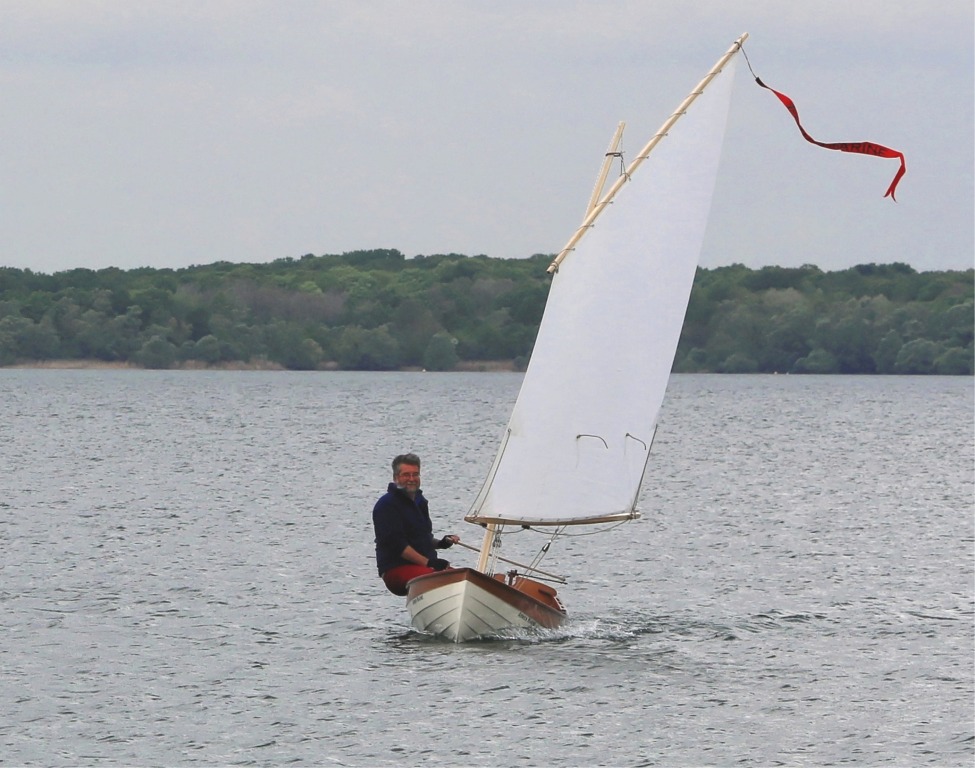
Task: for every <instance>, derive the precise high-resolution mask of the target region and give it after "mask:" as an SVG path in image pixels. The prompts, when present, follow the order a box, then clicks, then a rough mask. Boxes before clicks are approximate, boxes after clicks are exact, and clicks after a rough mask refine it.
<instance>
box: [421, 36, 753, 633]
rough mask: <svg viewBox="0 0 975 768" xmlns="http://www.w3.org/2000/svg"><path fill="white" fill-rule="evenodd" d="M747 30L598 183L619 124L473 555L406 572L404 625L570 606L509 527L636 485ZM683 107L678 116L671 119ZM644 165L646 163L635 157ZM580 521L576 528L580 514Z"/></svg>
mask: <svg viewBox="0 0 975 768" xmlns="http://www.w3.org/2000/svg"><path fill="white" fill-rule="evenodd" d="M747 37H748V36H747V34H745V35H742V36H741V37H740V38H739V39H738V40H736V41H735V42H734V44H733V45H732V46H731V47H730V48H729V49H728V50H727V51H726V52H725V54H724V55H723V56H722V57H721V58H720V59H719V60H718V62H717V63H716V64H715V66H714V67H713V68H712V69H711V70H710V71H709V72H708V74H707V75H706V76H705V77H704V79H703V80H701V82H700V83H699V84H698V85H697V86H696V87H695V88H694V90H693V91H691V93H690V94H689V95H688V96H687V98H686V99H685V100H684V101H683V102H682V103H681V105H680V106H679V107H678V108H677V110H676V111H675V112H674V113H673V114H672V115H671V117H670V118H669V119H668V120H667V121H666V122H665V123H664V125H663V126H662V127H661V128H660V130H659V131H658V132H657V133H656V134H654V136H653V137H652V138H651V139H650V140H649V142H648V143H647V144H646V146H645V147H644V148H643V149H642V150H641V151H640V153H639V155H638V156H637V157H636V158H635V159H634V160H633V161H632V162H631V163H630V164H629V166H627V167H626V169H625V171H624V172H623V173H621V174H620V176H619V177H618V179H617V180H616V181H615V183H613V184H612V185H611V186H610V187H609V189H608V190H606V191H605V193H604V191H603V190H604V187H605V182H606V178H607V176H608V171H609V168H610V163H611V162H613V160H614V158H616V157H620V154H619V153H618V152H617V149H618V145H619V141H620V135H621V132H622V125H621V126H619V127H618V128H617V131H616V133H615V134H614V137H613V141H612V142H611V144H610V150H609V151H608V152H607V153H606V157H605V159H604V162H603V165H602V167H601V169H600V173H599V175H598V177H597V182H596V186H595V188H594V191H593V195H592V197H591V198H590V202H589V207H588V209H587V211H586V214H585V217H584V219H583V222H582V225H581V226H580V227H579V228H578V230H576V232H575V233H574V234H573V235H572V237H571V238H570V239H569V241H568V243H567V244H566V246H565V247H564V248H563V249H562V251H560V252H559V254H558V255H557V256H556V257H555V259H554V261H553V262H552V264H551V265H550V266H549V272H550V273H552V282H551V286H550V289H549V295H548V299H547V302H546V305H545V311H544V314H543V317H542V321H541V324H540V326H539V330H538V336H537V338H536V341H535V346H534V349H533V351H532V355H531V359H530V361H529V364H528V367H527V369H526V371H525V376H524V380H523V382H522V386H521V389H520V391H519V393H518V397H517V400H516V402H515V405H514V408H513V410H512V413H511V417H510V420H509V421H508V424H507V427H506V429H505V431H504V434H503V436H502V438H501V441H500V446H499V448H498V451H497V454H496V456H495V459H494V462H493V464H492V466H491V468H490V471H489V472H488V475H487V478H486V480H485V482H484V485H483V487H482V488H481V490H480V492H479V493H478V494H477V496H476V498H475V499H474V502H473V504H472V505H471V508H470V510H469V512H468V513H467V515H466V516H465V518H464V519H465V520H466V521H467V522H469V523H474V524H476V525H479V526H483V527H484V531H485V533H484V541H483V543H482V545H481V547H480V551H479V558H478V562H477V566H476V567H474V568H456V569H449V570H445V571H438V572H434V573H430V574H426V575H424V576H420V577H417V578H415V579H413V580H412V581H410V582H409V584H408V585H407V590H408V592H407V607H408V609H409V612H410V616H411V620H412V624H413V626H414V627H415V628H416V629H417V630H419V631H421V632H424V633H430V634H434V635H438V636H440V637H443V638H445V639H447V640H451V641H454V642H463V641H467V640H471V639H475V638H479V637H490V636H497V635H504V634H505V633H507V632H509V631H511V630H521V629H524V628H545V629H552V628H557V627H559V626H560V625H561V624H562V623H563V622H564V621H565V620H566V617H567V613H566V610H565V608H564V606H563V604H562V602H561V599H560V598H559V596H558V593H557V591H556V589H555V588H554V587H553V586H552V585H551V584H552V582H563V581H564V579H563V578H562V577H560V576H557V575H555V574H550V573H547V572H546V571H542V570H541V569H540V568H539V567H538V566H539V563H540V560H541V557H542V556H544V554H545V553H546V552H547V551H548V549H549V545H550V544H551V543H552V542H551V540H550V541H548V542H547V543H546V545H545V546H543V547H542V549H541V551H540V552H539V554H538V555H537V556H536V557H535V559H534V560H532V561H531V562H530V563H527V564H519V563H516V562H515V561H512V560H511V559H510V558H507V557H505V556H503V555H502V554H501V548H500V543H501V541H502V540H503V539H504V537H505V534H506V533H507V532H512V531H514V532H518V531H523V530H525V529H531V530H535V531H549V532H550V533H551V539H552V540H557V539H558V537H559V536H560V535H563V534H564V533H565V531H566V529H567V528H568V527H569V526H615V525H619V524H620V523H622V522H624V521H629V520H633V519H635V518H638V517H639V516H640V512H639V510H638V509H637V502H638V497H639V494H640V489H641V486H642V484H643V480H644V475H645V473H646V469H647V464H648V461H649V456H650V449H651V446H652V444H653V438H654V434H655V431H656V424H657V418H658V414H659V411H660V407H661V404H662V402H663V399H664V395H665V393H666V389H667V382H668V379H669V377H670V369H671V367H672V365H673V360H674V355H675V352H676V350H677V343H678V340H679V338H680V332H681V327H682V325H683V322H684V315H685V313H686V310H687V303H688V300H689V297H690V291H691V285H692V283H693V280H694V275H695V272H696V269H697V263H698V258H699V254H700V250H701V245H702V242H703V239H704V231H705V227H706V224H707V218H708V213H709V209H710V205H711V197H712V195H713V192H714V185H715V179H716V176H717V171H718V161H719V158H720V153H721V144H722V141H723V137H724V131H725V125H726V123H727V115H728V109H729V102H730V95H731V88H732V83H733V80H734V64H735V60H736V54H737V53H738V52H739V51H740V50H741V47H742V44H743V43H744V41H745V39H746V38H747ZM678 121H679V125H678ZM638 171H639V173H638ZM573 530H576V529H573ZM508 566H513V567H511V568H508V569H507V570H505V568H507V567H508Z"/></svg>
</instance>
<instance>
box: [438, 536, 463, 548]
mask: <svg viewBox="0 0 975 768" xmlns="http://www.w3.org/2000/svg"><path fill="white" fill-rule="evenodd" d="M458 541H460V536H455V535H454V534H452V533H451V534H450V535H449V536H444V537H443V538H442V539H440V543H439V544H437V549H450V548H451V547H452V546H454V544H456V543H457V542H458Z"/></svg>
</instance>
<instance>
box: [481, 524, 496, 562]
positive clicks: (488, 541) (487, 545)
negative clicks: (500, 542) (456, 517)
mask: <svg viewBox="0 0 975 768" xmlns="http://www.w3.org/2000/svg"><path fill="white" fill-rule="evenodd" d="M496 528H497V526H495V524H494V523H489V524H488V526H487V528H485V529H484V541H483V542H482V543H481V554H480V557H478V558H477V570H479V571H480V572H481V573H487V567H488V559H489V558H490V556H491V549H492V548H493V547H494V537H495V530H496Z"/></svg>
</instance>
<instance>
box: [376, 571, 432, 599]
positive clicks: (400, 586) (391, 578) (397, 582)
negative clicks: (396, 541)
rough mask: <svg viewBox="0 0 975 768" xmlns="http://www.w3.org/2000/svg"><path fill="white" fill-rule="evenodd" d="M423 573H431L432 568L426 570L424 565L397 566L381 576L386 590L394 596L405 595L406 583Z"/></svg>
mask: <svg viewBox="0 0 975 768" xmlns="http://www.w3.org/2000/svg"><path fill="white" fill-rule="evenodd" d="M425 573H433V568H427V566H425V565H397V566H396V567H395V568H390V569H389V570H388V571H386V573H384V574H383V582H385V584H386V589H388V590H389V591H390V592H392V593H393V594H394V595H405V594H406V582H408V581H409V580H410V579H415V578H416V577H417V576H422V575H423V574H425Z"/></svg>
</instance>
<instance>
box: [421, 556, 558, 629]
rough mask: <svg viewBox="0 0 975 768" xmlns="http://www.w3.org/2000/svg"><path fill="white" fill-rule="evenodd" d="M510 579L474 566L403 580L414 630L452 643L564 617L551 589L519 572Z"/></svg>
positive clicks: (540, 625) (546, 626)
mask: <svg viewBox="0 0 975 768" xmlns="http://www.w3.org/2000/svg"><path fill="white" fill-rule="evenodd" d="M510 582H511V583H510V584H509V583H506V581H505V578H504V577H503V576H501V575H500V574H499V575H495V576H488V575H486V574H483V573H481V572H480V571H476V570H474V569H473V568H453V569H450V570H446V571H437V572H435V573H429V574H426V575H424V576H418V577H417V578H415V579H412V580H411V581H410V582H409V583H408V584H407V597H406V605H407V607H408V608H409V611H410V617H411V619H412V622H413V626H414V627H415V628H416V629H417V630H419V631H420V632H425V633H429V634H434V635H437V636H439V637H443V638H444V639H446V640H451V641H453V642H455V643H462V642H465V641H467V640H473V639H475V638H479V637H490V636H492V635H497V634H499V633H501V632H504V631H506V630H511V629H522V628H524V629H530V628H544V629H554V628H556V627H558V626H560V625H561V624H562V622H563V621H565V616H566V614H565V609H564V608H562V604H561V602H559V599H558V597H557V596H556V593H555V590H554V589H552V588H551V587H549V586H548V585H545V584H540V583H539V582H537V581H533V580H531V579H526V578H523V577H515V578H513V579H511V580H510Z"/></svg>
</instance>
